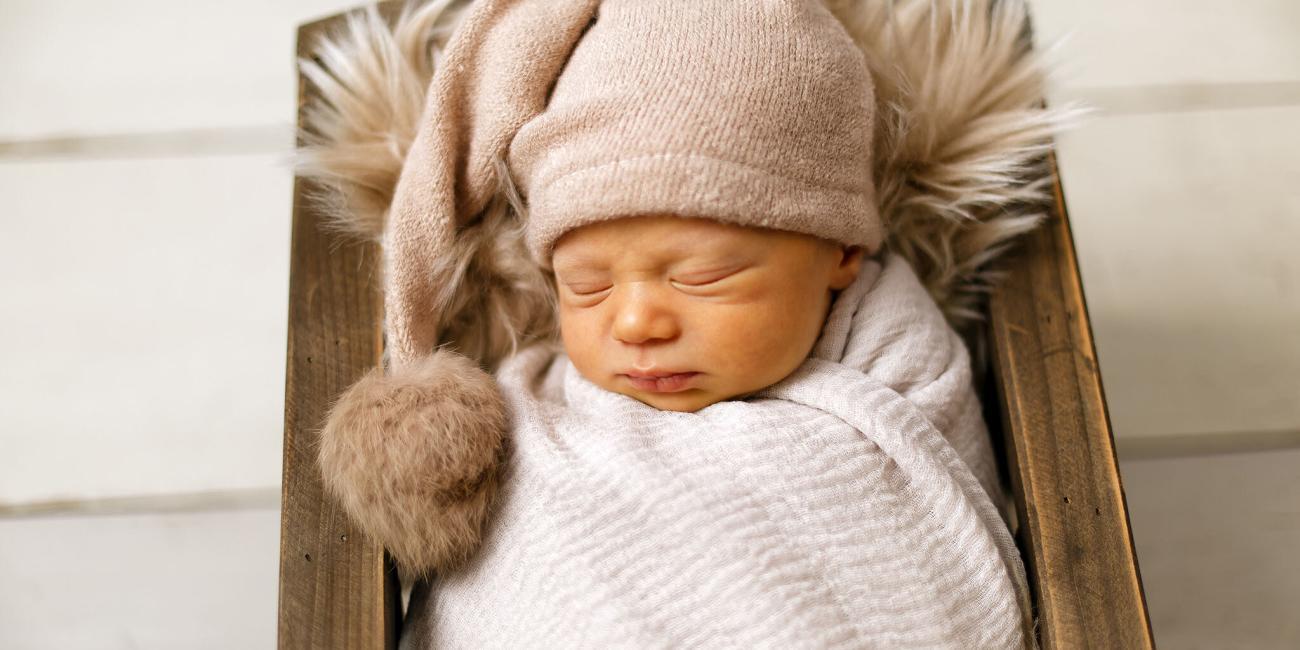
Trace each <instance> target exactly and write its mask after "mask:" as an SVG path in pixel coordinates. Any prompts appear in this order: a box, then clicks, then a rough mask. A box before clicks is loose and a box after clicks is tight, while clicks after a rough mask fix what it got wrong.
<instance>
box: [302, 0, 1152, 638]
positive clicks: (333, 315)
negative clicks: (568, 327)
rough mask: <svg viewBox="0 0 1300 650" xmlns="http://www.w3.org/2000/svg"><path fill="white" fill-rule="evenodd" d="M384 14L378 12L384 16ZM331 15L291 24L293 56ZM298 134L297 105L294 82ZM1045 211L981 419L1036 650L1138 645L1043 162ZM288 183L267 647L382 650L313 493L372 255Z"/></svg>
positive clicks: (1004, 325)
mask: <svg viewBox="0 0 1300 650" xmlns="http://www.w3.org/2000/svg"><path fill="white" fill-rule="evenodd" d="M388 8H389V9H392V8H393V7H392V6H390V7H388ZM341 21H342V16H341V15H340V16H334V17H331V18H327V19H324V20H320V21H317V22H312V23H309V24H305V25H303V26H301V27H300V28H299V30H298V54H299V56H307V55H308V52H307V51H306V49H305V48H306V47H307V46H308V45H309V44H310V43H312V42H313V41H314V40H315V38H316V37H317V35H318V34H320V33H321V32H324V31H326V30H329V29H331V28H333V27H335V26H336V25H337V24H338V23H339V22H341ZM298 89H299V123H301V120H302V111H301V109H302V106H303V105H304V104H305V102H306V100H307V99H308V97H309V95H308V93H309V92H311V89H310V87H309V85H308V84H307V83H306V82H305V80H303V79H302V78H301V77H300V78H299V85H298ZM1050 169H1051V173H1052V174H1053V175H1054V176H1057V178H1056V183H1055V188H1056V192H1055V196H1056V201H1055V207H1054V209H1053V210H1052V211H1051V213H1050V215H1049V216H1050V220H1049V221H1048V222H1047V223H1046V224H1044V226H1042V227H1040V228H1039V229H1037V230H1036V231H1034V232H1033V233H1031V234H1030V235H1028V236H1026V237H1025V238H1024V239H1023V241H1022V242H1021V244H1020V246H1019V247H1018V248H1017V249H1016V250H1015V252H1014V253H1012V254H1009V255H1008V256H1006V257H1005V258H1003V259H1002V260H1001V261H1000V262H999V263H998V265H999V267H1000V268H1001V269H1003V270H1005V271H1006V277H1007V279H1006V281H1005V282H1004V283H1003V284H1001V285H1000V286H999V288H998V289H997V290H996V291H995V292H994V293H993V295H992V297H991V299H990V301H989V306H988V312H989V313H988V323H989V327H988V330H987V331H988V340H987V345H988V349H989V350H990V351H991V355H990V356H991V361H992V366H993V367H992V370H993V372H992V373H991V375H990V384H991V385H990V386H989V387H988V390H986V397H985V401H986V404H985V410H986V413H988V414H989V425H990V428H991V429H992V431H993V433H994V436H995V438H998V439H999V440H995V442H998V441H1000V442H1001V447H1002V449H1003V450H1004V452H1005V453H1004V458H1003V460H1004V461H1005V468H1004V469H1005V470H1006V472H1007V474H1008V475H1009V477H1010V481H1011V487H1012V490H1013V493H1014V497H1015V502H1016V509H1017V513H1016V514H1017V518H1018V521H1019V523H1020V527H1019V531H1018V534H1017V541H1018V543H1019V545H1020V549H1021V552H1022V554H1023V556H1024V558H1025V560H1026V568H1027V569H1028V571H1029V578H1030V588H1031V589H1032V591H1033V596H1034V606H1035V608H1036V609H1037V612H1036V613H1037V615H1038V616H1039V617H1040V627H1039V639H1040V641H1041V643H1042V645H1043V647H1045V648H1073V647H1099V648H1141V647H1151V646H1152V645H1153V642H1152V635H1151V627H1150V622H1149V620H1148V617H1147V610H1146V603H1145V600H1144V597H1143V593H1142V582H1141V579H1140V576H1139V573H1138V567H1137V559H1136V555H1135V553H1134V550H1133V538H1132V533H1131V531H1130V529H1129V521H1128V511H1127V509H1126V507H1125V500H1124V489H1123V485H1122V484H1121V482H1120V476H1119V468H1118V464H1117V462H1116V455H1115V445H1114V440H1113V439H1112V436H1111V429H1110V422H1109V419H1108V415H1107V412H1106V400H1105V394H1104V392H1103V391H1102V384H1101V375H1100V373H1099V371H1098V369H1097V356H1096V351H1095V349H1094V346H1093V340H1092V331H1091V328H1090V326H1089V323H1088V310H1087V307H1086V305H1085V302H1084V296H1083V287H1082V286H1081V284H1080V279H1079V268H1078V262H1077V260H1076V259H1075V254H1074V243H1073V240H1072V238H1071V234H1070V225H1069V219H1068V217H1067V215H1066V209H1065V198H1064V195H1063V194H1062V191H1061V185H1060V180H1059V175H1057V171H1056V161H1055V158H1053V159H1052V160H1051V167H1050ZM306 189H307V188H306V184H305V182H304V181H303V180H302V179H296V180H295V182H294V201H293V244H292V246H293V248H292V254H291V266H290V280H289V334H288V361H287V367H286V382H285V384H286V385H285V414H284V425H285V428H284V482H283V486H282V494H283V500H282V505H281V508H282V521H281V538H280V605H279V607H280V612H279V646H280V647H281V648H376V649H377V648H392V647H395V646H396V641H397V635H398V627H399V625H400V609H401V604H400V595H399V593H398V584H397V578H396V574H395V572H394V571H393V570H392V566H391V563H390V562H389V561H388V560H387V559H386V557H385V554H384V550H383V549H382V548H380V547H379V546H377V545H375V544H374V543H372V542H370V541H369V540H367V539H366V538H365V537H364V536H363V535H362V534H360V533H359V532H358V531H357V530H356V529H355V528H353V527H352V525H351V523H350V522H349V521H348V519H347V517H346V515H345V514H344V512H343V511H342V510H341V509H340V508H339V507H338V506H337V505H335V504H334V503H332V502H330V501H329V500H328V499H327V498H326V497H325V496H324V495H323V493H322V489H321V481H320V474H319V471H318V469H317V466H316V460H315V459H316V446H315V443H316V439H315V436H316V431H317V430H318V428H319V427H320V425H321V423H322V421H323V419H324V416H325V413H326V411H327V409H328V407H329V405H330V404H331V402H332V401H333V400H334V399H335V397H337V396H338V395H339V394H340V393H341V392H342V391H343V390H344V389H346V388H347V387H348V386H350V385H351V384H352V383H353V382H355V381H356V380H357V379H359V378H360V377H361V375H362V374H363V373H365V372H366V371H367V370H369V369H371V368H373V367H374V366H375V365H376V364H378V363H379V362H380V358H381V355H382V351H383V332H382V309H383V308H382V305H383V300H382V296H381V295H379V293H378V292H377V291H375V289H374V286H375V283H374V282H373V278H374V277H375V273H376V270H377V268H378V263H379V255H380V253H379V250H378V248H377V247H376V246H375V245H373V244H367V245H357V244H350V243H346V242H343V241H336V240H334V239H332V238H331V237H329V236H328V235H326V234H325V233H323V232H322V231H321V230H320V229H319V227H318V226H319V223H320V215H319V214H318V213H317V212H316V211H314V210H313V208H312V206H311V204H310V203H309V202H308V201H307V200H306V197H305V190H306Z"/></svg>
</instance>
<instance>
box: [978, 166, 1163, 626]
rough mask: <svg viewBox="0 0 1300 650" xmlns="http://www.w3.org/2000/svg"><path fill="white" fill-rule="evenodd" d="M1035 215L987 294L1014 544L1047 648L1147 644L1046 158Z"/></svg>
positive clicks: (1092, 361)
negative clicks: (1044, 208) (1046, 207)
mask: <svg viewBox="0 0 1300 650" xmlns="http://www.w3.org/2000/svg"><path fill="white" fill-rule="evenodd" d="M1048 163H1049V169H1050V173H1051V174H1052V177H1053V183H1054V189H1055V192H1054V194H1055V201H1054V204H1053V205H1052V206H1051V210H1050V212H1049V213H1048V218H1047V220H1046V222H1045V223H1043V225H1041V226H1040V227H1038V228H1037V229H1035V230H1034V231H1033V232H1031V233H1029V234H1028V235H1026V236H1025V238H1024V240H1023V241H1022V242H1021V243H1020V245H1019V246H1017V247H1016V249H1015V251H1014V252H1012V253H1010V254H1009V255H1008V256H1007V257H1006V258H1005V259H1003V260H1002V261H1001V262H999V263H996V266H997V267H998V268H999V269H1000V270H1002V271H1004V272H1005V277H1004V279H1003V280H1002V281H1001V284H1000V285H999V286H998V288H997V289H996V290H995V291H994V292H993V293H992V295H991V297H990V301H989V325H990V327H989V347H990V349H991V351H992V354H991V355H990V356H991V357H992V362H993V372H994V376H995V378H996V380H995V381H996V385H997V390H998V396H999V401H1000V402H1001V403H1000V404H999V405H998V406H1000V411H1001V413H1002V420H1003V421H1002V423H1001V424H1002V427H1003V430H1004V434H1005V435H1006V439H1005V441H1004V442H1005V446H1006V452H1007V461H1008V462H1007V465H1008V468H1009V469H1010V474H1011V485H1012V490H1013V492H1014V495H1015V501H1016V509H1017V515H1018V518H1019V521H1020V522H1021V525H1020V531H1019V535H1018V536H1019V537H1020V539H1019V542H1020V548H1021V553H1022V555H1023V556H1024V559H1025V563H1026V568H1027V569H1028V571H1029V573H1030V585H1031V588H1032V589H1033V592H1034V600H1035V603H1034V605H1035V609H1036V610H1037V615H1038V616H1039V636H1040V640H1041V642H1042V645H1043V647H1044V648H1046V649H1051V648H1080V647H1098V648H1150V647H1153V646H1154V641H1153V636H1152V633H1151V622H1150V619H1149V617H1148V614H1147V608H1146V598H1145V595H1144V593H1143V590H1142V580H1141V575H1140V573H1139V571H1138V565H1137V554H1136V552H1135V551H1134V547H1133V535H1132V530H1131V528H1130V526H1129V519H1128V509H1127V506H1126V503H1125V498H1124V488H1123V484H1122V483H1121V481H1120V475H1119V464H1118V461H1117V459H1116V454H1115V442H1114V438H1113V436H1112V434H1111V427H1110V418H1109V415H1108V413H1107V411H1106V401H1105V393H1104V392H1103V390H1102V383H1101V374H1100V371H1099V369H1098V367H1097V353H1096V348H1095V346H1094V345H1093V338H1092V329H1091V326H1090V324H1089V322H1088V309H1087V305H1086V302H1085V300H1084V294H1083V286H1082V283H1081V280H1080V277H1079V267H1078V261H1077V259H1076V257H1075V253H1074V242H1073V238H1072V236H1071V233H1070V223H1069V216H1068V214H1067V212H1066V206H1065V195H1064V192H1063V191H1062V188H1061V179H1060V172H1059V170H1058V168H1057V162H1056V156H1055V155H1054V154H1053V155H1051V156H1050V157H1049V159H1048Z"/></svg>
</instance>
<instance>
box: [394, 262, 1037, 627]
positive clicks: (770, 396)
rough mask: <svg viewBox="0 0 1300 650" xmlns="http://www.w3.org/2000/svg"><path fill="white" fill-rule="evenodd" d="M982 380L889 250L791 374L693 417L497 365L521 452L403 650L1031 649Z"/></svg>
mask: <svg viewBox="0 0 1300 650" xmlns="http://www.w3.org/2000/svg"><path fill="white" fill-rule="evenodd" d="M969 365H970V364H969V361H968V355H967V352H966V349H965V347H964V346H963V343H962V342H961V339H960V338H959V337H958V335H957V334H956V333H955V332H953V330H952V329H951V328H950V327H949V326H948V324H947V323H946V322H945V320H944V318H943V316H942V315H941V314H940V312H939V310H938V309H937V307H936V306H935V305H934V303H933V301H932V299H931V298H930V297H929V296H928V295H927V294H926V292H925V290H924V289H923V288H922V286H921V285H920V283H919V282H918V280H917V278H916V276H915V275H914V274H913V272H912V270H911V269H910V267H909V266H908V265H907V263H906V262H905V261H903V259H902V258H900V257H897V256H892V255H891V256H889V257H887V258H885V259H884V262H883V263H877V262H875V261H870V260H869V261H868V262H867V263H865V264H864V265H863V270H862V272H861V274H860V275H859V276H858V278H857V279H856V281H855V282H854V283H853V284H852V285H851V286H850V287H848V288H847V289H845V290H844V291H842V292H841V293H840V295H839V296H838V297H837V298H836V300H835V302H834V304H833V306H832V309H831V312H830V315H829V317H828V318H827V322H826V324H825V326H824V328H823V331H822V334H821V336H820V338H819V340H818V341H817V343H816V345H815V346H814V348H813V351H812V354H810V356H809V358H808V359H807V360H806V361H805V362H804V363H803V365H802V366H800V367H799V368H798V369H797V370H796V371H795V372H794V373H793V374H791V375H790V376H789V377H787V378H786V379H784V380H782V381H781V382H780V383H778V384H776V385H774V386H772V387H769V388H767V389H765V390H763V391H762V392H760V393H756V394H755V395H753V396H750V397H749V398H747V399H744V400H736V401H727V402H720V403H718V404H714V405H712V406H709V407H707V408H704V409H702V410H700V411H697V412H695V413H677V412H669V411H659V410H656V409H654V408H652V407H650V406H647V405H645V404H642V403H641V402H638V401H636V400H634V399H632V398H630V397H627V396H624V395H620V394H617V393H611V392H608V391H605V390H603V389H601V388H599V387H597V386H596V385H594V384H592V383H590V382H589V381H587V380H586V379H584V378H583V377H582V376H581V375H580V374H579V373H578V372H577V370H576V369H575V368H574V366H573V365H572V364H571V363H570V362H569V360H568V358H567V357H566V356H564V355H563V354H562V353H560V352H556V351H555V349H554V347H542V346H536V347H530V348H527V349H525V350H523V351H522V352H520V353H519V354H517V355H515V356H514V357H512V358H511V359H509V360H508V361H507V362H506V364H504V365H503V366H502V367H501V368H500V369H499V371H498V373H497V376H498V379H499V381H500V383H501V385H502V390H503V391H504V393H505V395H506V398H507V401H508V403H509V404H510V407H511V410H512V413H513V418H514V423H513V430H512V432H511V434H510V442H511V445H512V448H513V449H512V452H511V457H510V459H509V460H508V461H507V465H506V469H505V476H504V480H503V484H502V492H501V494H500V497H499V499H500V500H499V501H498V507H497V510H496V511H495V513H494V515H493V519H492V520H491V521H490V523H489V524H488V527H487V530H486V531H485V534H484V540H483V546H482V548H481V549H480V550H479V552H478V553H477V554H476V555H475V556H474V557H473V559H472V560H471V561H470V562H469V563H468V564H467V565H465V566H464V567H463V568H461V569H459V570H457V571H455V572H451V573H447V574H444V575H439V576H437V577H436V578H435V579H434V580H433V581H431V583H421V584H420V585H417V588H416V590H415V591H414V593H413V595H412V601H411V608H410V612H409V613H408V618H407V624H406V627H405V632H404V636H403V638H402V647H403V648H407V649H410V650H413V649H415V648H426V647H428V648H432V647H437V648H627V647H632V648H681V647H743V648H759V647H764V648H831V647H837V648H867V647H870V648H877V647H879V648H896V647H950V648H1014V647H1024V646H1026V644H1028V643H1030V642H1029V641H1028V640H1027V637H1031V635H1032V621H1031V618H1030V615H1029V600H1028V592H1027V589H1026V584H1025V577H1024V569H1023V566H1022V564H1021V560H1020V556H1019V553H1018V551H1017V549H1016V546H1015V544H1014V542H1013V540H1012V537H1011V535H1010V534H1009V532H1008V529H1007V526H1006V524H1005V522H1004V520H1003V517H1002V514H1001V513H1000V507H1001V504H1002V491H1001V489H1000V487H999V484H998V481H997V474H996V470H995V466H994V461H993V456H992V452H991V449H990V444H989V439H988V433H987V431H986V429H985V425H984V423H983V420H982V417H981V412H980V406H979V402H978V401H977V398H976V396H975V393H974V390H973V387H972V385H971V371H970V367H969ZM990 495H992V496H990Z"/></svg>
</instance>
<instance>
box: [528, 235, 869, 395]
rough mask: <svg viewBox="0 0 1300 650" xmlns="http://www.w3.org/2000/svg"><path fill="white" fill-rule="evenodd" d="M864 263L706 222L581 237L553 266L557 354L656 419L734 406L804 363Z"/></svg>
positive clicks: (826, 244)
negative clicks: (657, 414) (662, 413)
mask: <svg viewBox="0 0 1300 650" xmlns="http://www.w3.org/2000/svg"><path fill="white" fill-rule="evenodd" d="M862 257H863V249H862V248H861V247H856V246H843V245H840V244H837V243H835V242H831V241H827V240H825V239H821V238H818V237H814V236H810V235H804V234H801V233H794V232H788V231H781V230H771V229H762V228H745V227H740V226H736V225H732V224H724V223H720V222H716V221H712V220H708V219H682V218H678V217H674V216H671V215H669V216H663V215H658V216H646V217H637V218H630V219H619V220H616V221H606V222H600V223H596V224H592V225H588V226H584V227H582V228H578V229H576V230H572V231H569V232H568V233H567V234H565V235H564V237H562V238H561V239H560V240H559V241H558V242H557V243H556V246H555V253H554V258H553V266H554V269H555V277H556V291H557V292H558V296H559V301H558V302H559V317H560V331H561V335H562V337H563V341H564V349H565V351H566V352H567V353H568V356H569V358H570V359H571V360H572V361H573V365H574V366H576V367H577V369H578V371H579V372H581V373H582V375H583V376H584V377H586V378H587V379H588V380H590V381H591V382H592V383H594V384H596V385H597V386H600V387H601V388H604V389H606V390H609V391H612V392H615V393H622V394H624V395H627V396H629V397H632V398H635V399H637V400H640V401H642V402H644V403H646V404H648V405H650V406H653V407H655V408H658V409H663V410H668V411H688V412H689V411H696V410H699V409H701V408H703V407H705V406H708V405H710V404H714V403H716V402H721V401H723V400H730V399H741V398H743V397H745V396H747V395H749V394H751V393H753V392H755V391H758V390H760V389H763V388H766V387H768V386H771V385H772V384H775V383H776V382H778V381H780V380H781V379H783V378H785V376H786V375H789V374H790V373H791V372H792V371H793V370H794V369H795V368H796V367H798V366H799V364H801V363H803V360H804V359H806V358H807V357H808V353H809V351H811V350H812V346H813V342H814V341H815V340H816V339H817V336H818V334H820V333H821V329H822V324H823V323H824V322H825V319H826V314H827V312H828V311H829V309H830V305H831V299H832V297H833V294H834V292H835V291H837V290H840V289H843V288H845V287H847V286H849V283H850V282H852V281H853V279H854V278H855V277H856V276H857V273H858V269H859V267H860V266H861V263H862Z"/></svg>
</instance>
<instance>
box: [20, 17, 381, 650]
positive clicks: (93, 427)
mask: <svg viewBox="0 0 1300 650" xmlns="http://www.w3.org/2000/svg"><path fill="white" fill-rule="evenodd" d="M353 4H356V2H355V0H353V1H344V0H287V1H280V2H255V1H253V0H222V1H221V2H211V1H202V2H198V1H190V2H171V1H162V0H120V1H118V2H91V1H89V0H45V1H41V0H5V2H3V3H0V84H3V85H2V86H0V88H3V90H0V278H3V279H2V280H0V296H2V300H3V302H2V304H3V305H4V308H3V311H4V314H5V317H4V318H3V319H0V341H3V342H2V343H0V394H2V395H4V398H2V400H0V450H2V451H0V648H19V649H44V648H50V649H53V648H113V649H116V648H141V647H143V648H269V647H273V646H274V644H275V620H276V615H275V607H276V593H277V571H278V539H279V482H280V454H281V452H280V448H281V434H282V430H283V398H284V355H285V347H284V346H285V327H286V318H287V303H286V298H287V294H288V254H289V233H290V203H291V193H292V176H291V174H290V172H289V170H288V168H287V166H286V164H285V159H286V156H287V154H288V153H289V151H290V148H291V147H292V144H293V129H292V124H293V120H294V114H295V108H296V92H297V84H296V81H295V80H296V73H295V70H294V52H295V49H294V38H295V32H296V27H297V25H298V24H299V23H301V22H305V21H307V20H310V19H313V18H316V17H319V16H324V15H329V14H333V13H336V12H337V11H339V10H341V9H344V8H347V7H349V6H351V5H353Z"/></svg>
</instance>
